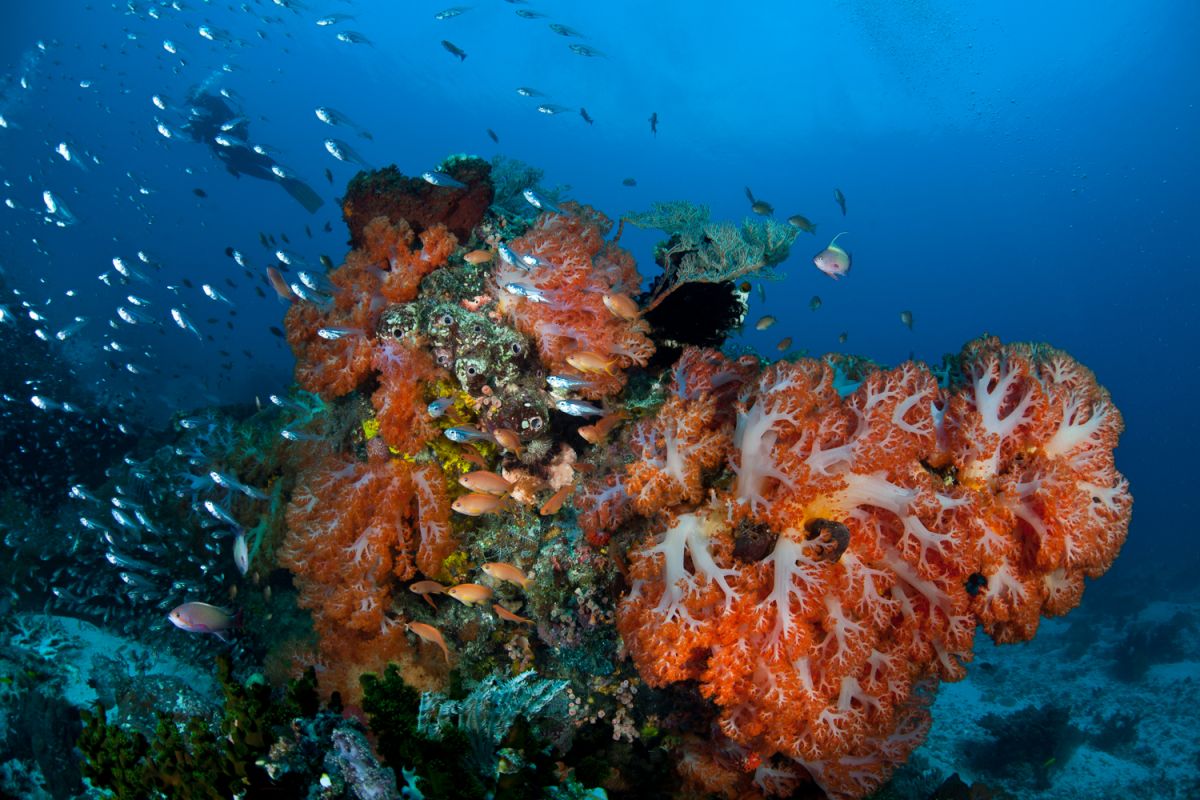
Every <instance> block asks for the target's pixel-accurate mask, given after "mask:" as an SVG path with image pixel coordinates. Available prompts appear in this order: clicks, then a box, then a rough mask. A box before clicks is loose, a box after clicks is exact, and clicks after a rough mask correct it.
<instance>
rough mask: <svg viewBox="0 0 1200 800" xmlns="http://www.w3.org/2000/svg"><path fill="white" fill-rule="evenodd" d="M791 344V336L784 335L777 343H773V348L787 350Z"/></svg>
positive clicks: (780, 350) (781, 350)
mask: <svg viewBox="0 0 1200 800" xmlns="http://www.w3.org/2000/svg"><path fill="white" fill-rule="evenodd" d="M791 346H792V337H790V336H785V337H783V338H782V339H780V340H779V344H777V345H775V349H776V350H778V351H779V352H781V353H782V352H783V351H784V350H787V349H788V348H789V347H791Z"/></svg>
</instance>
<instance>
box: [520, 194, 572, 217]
mask: <svg viewBox="0 0 1200 800" xmlns="http://www.w3.org/2000/svg"><path fill="white" fill-rule="evenodd" d="M521 196H522V197H524V198H525V200H526V201H527V202H528V203H529V205H531V206H533V207H534V208H536V209H538V210H539V211H553V212H554V213H555V214H561V213H562V211H560V210H559V209H558V207H557V206H555V205H554V204H553V203H551V202H550V201H549V200H546V198H544V197H542V196H541V195H540V194H538V193H537V192H535V191H534V190H533V189H532V188H530V189H526V190H525V191H523V192H521Z"/></svg>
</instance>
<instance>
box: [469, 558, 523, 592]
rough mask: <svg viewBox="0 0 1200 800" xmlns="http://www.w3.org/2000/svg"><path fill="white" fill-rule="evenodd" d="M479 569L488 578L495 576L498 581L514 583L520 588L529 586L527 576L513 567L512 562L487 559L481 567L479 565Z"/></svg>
mask: <svg viewBox="0 0 1200 800" xmlns="http://www.w3.org/2000/svg"><path fill="white" fill-rule="evenodd" d="M480 569H482V570H483V574H484V575H487V576H488V577H490V578H495V579H496V580H498V581H507V582H508V583H515V584H516V585H517V586H520V587H521V588H522V589H528V588H529V576H528V575H526V574H525V573H524V572H522V571H521V570H519V569H517V568H516V567H514V566H513V565H512V564H506V563H505V562H503V561H489V562H488V563H487V564H484V565H483V566H482V567H480Z"/></svg>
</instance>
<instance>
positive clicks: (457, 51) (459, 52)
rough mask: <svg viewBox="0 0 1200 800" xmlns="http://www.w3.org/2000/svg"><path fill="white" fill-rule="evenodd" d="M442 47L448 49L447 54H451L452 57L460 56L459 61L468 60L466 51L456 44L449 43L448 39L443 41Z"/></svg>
mask: <svg viewBox="0 0 1200 800" xmlns="http://www.w3.org/2000/svg"><path fill="white" fill-rule="evenodd" d="M442 47H444V48H446V52H448V53H450V55H452V56H458V60H459V61H466V60H467V54H466V51H464V50H463V49H462V48H461V47H459V46H458V45H456V44H455V43H454V42H451V41H448V40H446V39H442Z"/></svg>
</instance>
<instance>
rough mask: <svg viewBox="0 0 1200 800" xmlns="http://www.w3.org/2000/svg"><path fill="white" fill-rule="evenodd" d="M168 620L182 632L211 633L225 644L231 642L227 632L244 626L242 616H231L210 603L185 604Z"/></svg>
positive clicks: (175, 609) (171, 614) (174, 611)
mask: <svg viewBox="0 0 1200 800" xmlns="http://www.w3.org/2000/svg"><path fill="white" fill-rule="evenodd" d="M167 619H169V620H171V624H172V625H174V626H175V627H176V628H179V629H180V630H185V631H189V632H191V633H211V634H212V635H214V636H216V637H217V638H218V639H220V640H221V641H223V642H227V641H229V639H228V638H226V635H225V632H226V631H228V630H231V629H233V628H237V627H239V626H240V625H241V624H242V616H241V614H231V613H229V612H228V611H226V610H225V609H223V608H220V607H218V606H214V605H209V604H208V603H196V602H192V603H184V604H183V605H181V606H177V607H176V608H174V609H173V610H172V611H171V613H170V614H167Z"/></svg>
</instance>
